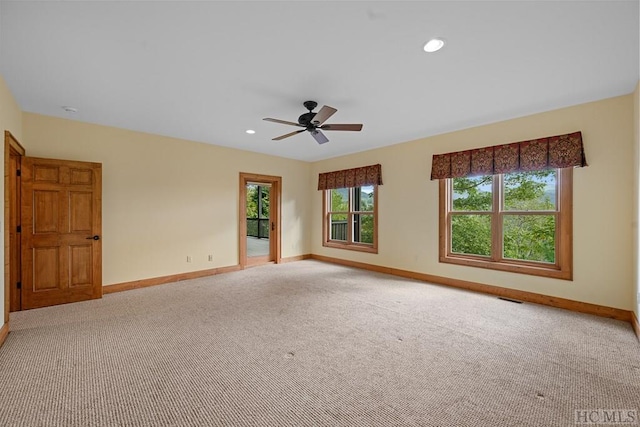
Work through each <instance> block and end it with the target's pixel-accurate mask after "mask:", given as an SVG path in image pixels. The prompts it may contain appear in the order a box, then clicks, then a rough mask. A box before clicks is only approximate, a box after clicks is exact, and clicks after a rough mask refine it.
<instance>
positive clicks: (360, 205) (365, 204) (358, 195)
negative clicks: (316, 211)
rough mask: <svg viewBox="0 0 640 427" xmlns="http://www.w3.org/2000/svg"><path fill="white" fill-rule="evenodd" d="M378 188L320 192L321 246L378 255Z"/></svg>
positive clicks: (368, 186) (365, 187) (337, 189)
mask: <svg viewBox="0 0 640 427" xmlns="http://www.w3.org/2000/svg"><path fill="white" fill-rule="evenodd" d="M377 189H378V186H377V185H364V186H361V187H350V188H336V189H330V190H324V192H323V196H324V199H323V212H324V221H323V224H324V227H323V245H324V246H329V247H333V248H341V249H351V250H355V251H363V252H373V253H378V243H377V235H378V230H377V222H378V221H377V212H378V209H377V200H376V199H377V197H376V194H377Z"/></svg>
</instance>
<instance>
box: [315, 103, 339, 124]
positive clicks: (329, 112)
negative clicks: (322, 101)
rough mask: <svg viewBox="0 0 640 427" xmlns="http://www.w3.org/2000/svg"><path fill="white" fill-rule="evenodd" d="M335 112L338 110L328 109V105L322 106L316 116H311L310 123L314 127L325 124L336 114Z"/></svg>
mask: <svg viewBox="0 0 640 427" xmlns="http://www.w3.org/2000/svg"><path fill="white" fill-rule="evenodd" d="M336 111H338V110H336V109H335V108H333V107H329V106H328V105H323V106H322V108H321V109H320V111H318V112H317V113H316V115H315V116H313V119H312V120H311V121H312V123H313V124H314V125H321V124H323V123H324V122H326V121H327V119H328V118H329V117H331V116H333V115H334V114H335V113H336Z"/></svg>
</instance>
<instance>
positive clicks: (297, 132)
mask: <svg viewBox="0 0 640 427" xmlns="http://www.w3.org/2000/svg"><path fill="white" fill-rule="evenodd" d="M305 130H306V129H300V130H294V131H293V132H291V133H287V134H284V135H280V136H277V137H275V138H273V139H272V141H280V140H281V139H285V138H289V137H290V136H293V135H297V134H299V133H300V132H304V131H305Z"/></svg>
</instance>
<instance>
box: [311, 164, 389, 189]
mask: <svg viewBox="0 0 640 427" xmlns="http://www.w3.org/2000/svg"><path fill="white" fill-rule="evenodd" d="M363 185H382V166H381V165H371V166H364V167H361V168H355V169H345V170H341V171H335V172H324V173H321V174H320V175H319V176H318V190H331V189H334V188H347V187H362V186H363Z"/></svg>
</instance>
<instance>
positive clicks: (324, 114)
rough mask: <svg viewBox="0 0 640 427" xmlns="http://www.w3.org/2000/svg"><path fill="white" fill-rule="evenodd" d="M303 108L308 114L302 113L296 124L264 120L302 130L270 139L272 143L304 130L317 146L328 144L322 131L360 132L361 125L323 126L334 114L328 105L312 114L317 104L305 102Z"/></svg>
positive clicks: (333, 109)
mask: <svg viewBox="0 0 640 427" xmlns="http://www.w3.org/2000/svg"><path fill="white" fill-rule="evenodd" d="M302 104H303V105H304V108H306V109H307V110H309V112H308V113H304V114H303V115H301V116H300V117H298V123H294V122H288V121H286V120H279V119H271V118H265V119H263V120H266V121H268V122H274V123H282V124H285V125H291V126H298V127H301V128H304V129H299V130H296V131H293V132H290V133H287V134H284V135H280V136H278V137H275V138H273V139H272V141H280V140H281V139H285V138H289V137H290V136H293V135H296V134H299V133H301V132H304V131H305V130H306V131H307V132H309V133H310V134H311V136H313V138H314V139H315V140H316V141H317V142H318V144H324V143H325V142H329V140H328V139H327V137H326V136H325V135H324V134H323V133H322V132H321V131H323V130H350V131H360V130H362V125H361V124H335V125H330V124H326V125H325V124H324V122H326V121H327V119H328V118H329V117H331V116H333V115H334V114H335V112H336V111H338V110H336V109H335V108H332V107H329V106H328V105H323V106H322V108H321V109H320V111H318V112H317V113H314V112H313V109H314V108H316V107H317V106H318V103H317V102H315V101H305V102H303V103H302Z"/></svg>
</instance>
